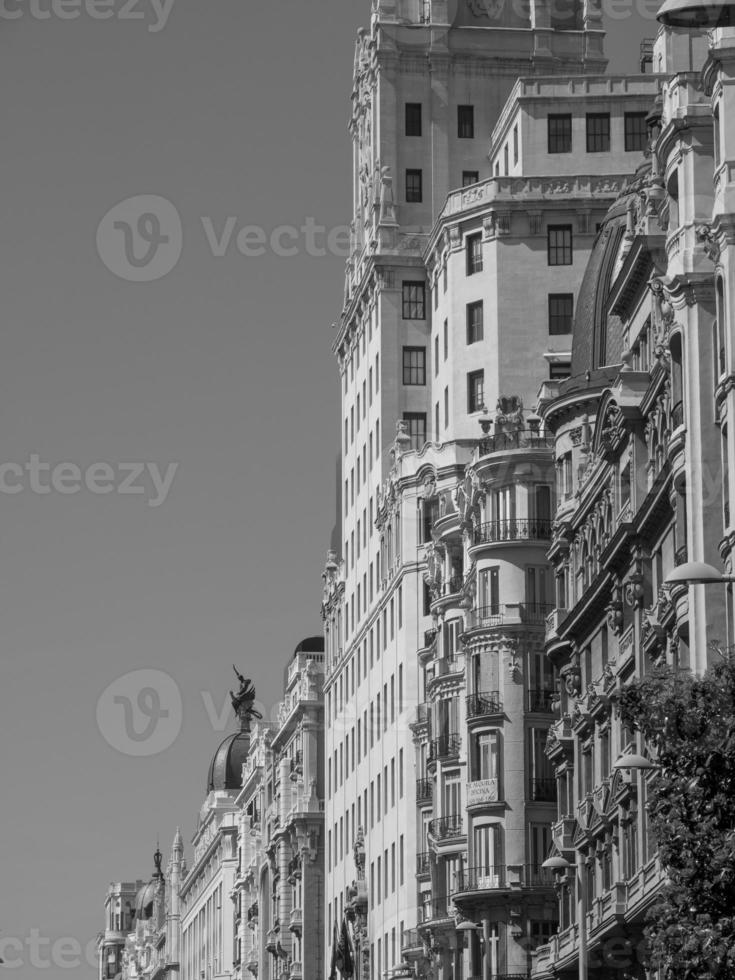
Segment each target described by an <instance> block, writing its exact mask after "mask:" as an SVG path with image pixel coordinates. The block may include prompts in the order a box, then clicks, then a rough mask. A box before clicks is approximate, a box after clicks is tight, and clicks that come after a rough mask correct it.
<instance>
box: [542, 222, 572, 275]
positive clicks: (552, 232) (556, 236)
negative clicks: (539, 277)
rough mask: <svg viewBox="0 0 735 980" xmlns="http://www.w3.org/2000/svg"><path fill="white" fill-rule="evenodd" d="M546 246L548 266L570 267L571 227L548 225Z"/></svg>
mask: <svg viewBox="0 0 735 980" xmlns="http://www.w3.org/2000/svg"><path fill="white" fill-rule="evenodd" d="M547 246H548V262H549V265H571V264H572V226H571V225H549V228H548V232H547Z"/></svg>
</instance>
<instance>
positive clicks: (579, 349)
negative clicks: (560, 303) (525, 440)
mask: <svg viewBox="0 0 735 980" xmlns="http://www.w3.org/2000/svg"><path fill="white" fill-rule="evenodd" d="M648 172H650V163H649V162H648V161H646V162H645V163H644V164H642V165H641V167H640V168H639V170H638V173H637V174H636V179H635V180H634V181H633V182H632V183H630V184H628V186H626V188H625V189H624V190H623V191H622V192H621V194H620V195H619V197H618V198H617V200H616V201H615V202H614V203H613V204H612V206H611V207H610V209H609V211H608V212H607V214H606V215H605V218H604V220H603V222H602V224H601V225H600V230H599V232H598V235H597V238H596V240H595V244H594V245H593V247H592V253H591V255H590V258H589V261H588V263H587V268H586V270H585V273H584V278H583V279H582V285H581V287H580V290H579V296H578V297H577V309H576V313H575V317H574V334H573V337H572V364H571V376H572V378H575V377H579V376H580V375H584V374H586V372H587V371H590V372H593V371H597V370H599V369H600V368H603V367H605V366H606V365H611V364H619V363H620V361H621V358H622V354H623V326H622V322H621V320H620V317H618V316H616V315H615V314H612V313H609V312H608V309H607V303H608V298H609V295H610V288H611V286H612V285H613V283H614V281H615V278H616V276H617V273H618V271H619V269H620V262H621V258H622V254H623V253H622V248H623V245H624V241H623V239H624V238H625V231H626V225H627V222H628V209H629V207H630V204H631V202H632V201H634V200H635V199H636V198H637V196H638V190H639V186H640V183H641V181H642V179H644V178H645V176H646V175H647V174H648ZM565 387H566V386H565Z"/></svg>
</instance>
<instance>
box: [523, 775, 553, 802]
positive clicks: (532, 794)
mask: <svg viewBox="0 0 735 980" xmlns="http://www.w3.org/2000/svg"><path fill="white" fill-rule="evenodd" d="M528 795H529V799H530V800H531V801H532V802H533V803H556V780H555V779H553V778H548V779H532V780H531V784H530V787H529V794H528Z"/></svg>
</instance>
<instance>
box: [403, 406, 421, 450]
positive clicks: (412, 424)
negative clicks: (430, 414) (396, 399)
mask: <svg viewBox="0 0 735 980" xmlns="http://www.w3.org/2000/svg"><path fill="white" fill-rule="evenodd" d="M403 421H404V422H405V423H406V424H407V426H408V434H409V436H410V438H411V449H415V450H416V451H417V452H418V450H420V449H421V448H422V447H423V445H424V444H425V442H426V413H425V412H406V413H405V414H404V416H403Z"/></svg>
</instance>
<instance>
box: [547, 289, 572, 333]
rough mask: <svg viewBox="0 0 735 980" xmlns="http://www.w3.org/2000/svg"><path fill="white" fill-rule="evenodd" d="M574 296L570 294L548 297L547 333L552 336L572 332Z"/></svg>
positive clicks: (555, 294) (553, 294)
mask: <svg viewBox="0 0 735 980" xmlns="http://www.w3.org/2000/svg"><path fill="white" fill-rule="evenodd" d="M573 317H574V296H573V294H572V293H551V294H550V295H549V333H550V334H551V335H552V336H558V335H559V334H566V333H571V332H572V320H573Z"/></svg>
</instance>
